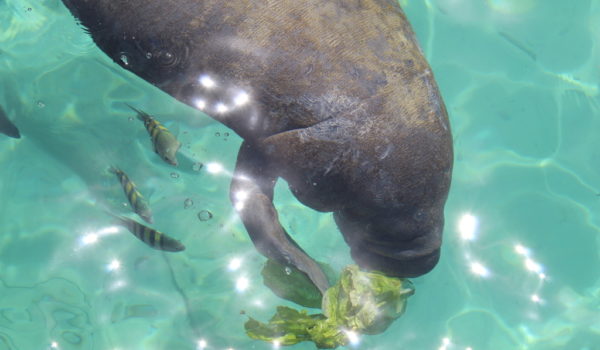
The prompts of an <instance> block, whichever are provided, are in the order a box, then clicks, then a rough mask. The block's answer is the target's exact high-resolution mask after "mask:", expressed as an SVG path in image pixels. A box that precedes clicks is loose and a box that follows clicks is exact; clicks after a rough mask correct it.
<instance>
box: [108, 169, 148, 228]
mask: <svg viewBox="0 0 600 350" xmlns="http://www.w3.org/2000/svg"><path fill="white" fill-rule="evenodd" d="M108 171H110V172H111V173H113V174H115V175H117V178H118V179H119V182H121V186H122V187H123V192H125V196H126V197H127V200H128V201H129V204H131V207H132V208H133V211H134V212H135V213H136V214H138V215H139V216H140V217H141V218H142V219H144V220H145V221H146V222H148V223H150V224H151V223H152V222H153V220H152V210H150V206H149V205H148V201H146V199H145V198H144V196H142V194H141V193H140V192H139V191H138V190H137V187H136V186H135V183H133V181H131V180H130V179H129V176H127V174H125V172H123V170H121V169H119V168H117V167H114V166H111V167H110V168H109V169H108Z"/></svg>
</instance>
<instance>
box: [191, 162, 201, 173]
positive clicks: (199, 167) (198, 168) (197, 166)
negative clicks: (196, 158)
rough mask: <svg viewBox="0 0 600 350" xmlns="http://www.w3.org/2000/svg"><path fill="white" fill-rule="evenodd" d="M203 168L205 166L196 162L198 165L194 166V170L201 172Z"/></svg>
mask: <svg viewBox="0 0 600 350" xmlns="http://www.w3.org/2000/svg"><path fill="white" fill-rule="evenodd" d="M203 166H204V164H202V163H200V162H196V163H194V165H192V170H194V171H200V169H202V167H203Z"/></svg>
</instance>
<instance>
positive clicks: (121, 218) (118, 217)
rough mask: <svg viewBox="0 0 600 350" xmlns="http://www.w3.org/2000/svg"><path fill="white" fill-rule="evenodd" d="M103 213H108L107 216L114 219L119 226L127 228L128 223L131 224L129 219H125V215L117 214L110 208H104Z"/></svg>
mask: <svg viewBox="0 0 600 350" xmlns="http://www.w3.org/2000/svg"><path fill="white" fill-rule="evenodd" d="M102 211H103V212H104V213H106V215H108V216H110V217H112V218H113V219H115V221H116V223H117V224H118V225H123V226H127V223H128V222H129V221H128V220H127V217H125V216H123V215H119V214H115V213H113V212H112V211H111V210H109V209H108V208H102Z"/></svg>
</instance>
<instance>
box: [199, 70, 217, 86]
mask: <svg viewBox="0 0 600 350" xmlns="http://www.w3.org/2000/svg"><path fill="white" fill-rule="evenodd" d="M198 81H199V82H200V84H202V86H204V87H205V88H207V89H211V88H213V87H215V86H216V85H217V83H215V81H214V80H213V79H212V78H211V77H209V76H208V75H206V74H205V75H201V76H200V79H199V80H198Z"/></svg>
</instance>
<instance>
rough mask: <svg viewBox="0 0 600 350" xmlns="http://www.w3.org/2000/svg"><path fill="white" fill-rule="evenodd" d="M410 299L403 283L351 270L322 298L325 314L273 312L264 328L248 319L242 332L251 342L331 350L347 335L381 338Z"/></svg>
mask: <svg viewBox="0 0 600 350" xmlns="http://www.w3.org/2000/svg"><path fill="white" fill-rule="evenodd" d="M413 293H414V287H413V286H412V283H411V282H410V281H409V280H407V279H400V278H394V277H388V276H385V275H384V274H383V273H379V272H364V271H361V270H360V269H359V268H358V267H357V266H355V265H350V266H347V267H346V268H345V269H344V270H343V271H342V274H341V276H340V279H339V281H338V282H337V283H336V284H335V285H334V286H333V287H331V288H329V289H328V290H327V292H326V293H325V295H324V297H323V299H322V310H323V313H324V314H313V315H309V314H308V313H307V312H306V311H305V310H302V311H298V310H295V309H292V308H289V307H284V306H278V307H277V312H276V313H275V315H274V316H273V317H272V318H271V319H270V320H269V322H268V323H261V322H259V321H257V320H255V319H253V318H250V319H249V320H248V321H247V322H246V324H245V325H244V326H245V329H246V333H247V334H248V336H250V337H251V338H253V339H259V340H263V341H268V342H272V343H275V342H277V343H278V344H279V345H293V344H297V343H299V342H302V341H312V342H314V343H315V345H316V346H317V347H318V348H320V349H332V348H336V347H338V346H341V345H346V344H348V342H349V340H350V339H349V337H348V332H354V333H359V334H360V333H362V334H378V333H382V332H384V331H385V330H386V329H387V328H388V327H389V326H390V325H391V324H392V322H393V321H394V320H396V319H397V318H398V317H400V316H401V315H402V314H403V313H404V311H405V309H406V300H407V298H408V297H409V296H411V295H412V294H413ZM319 295H320V294H319Z"/></svg>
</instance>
